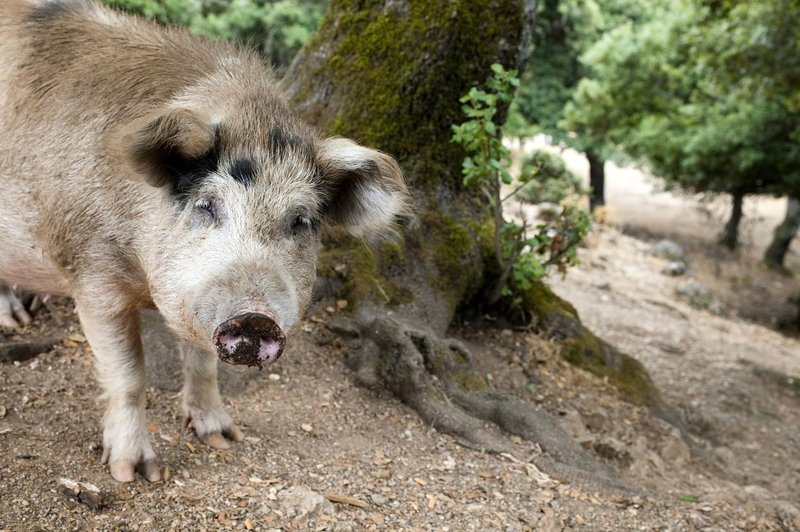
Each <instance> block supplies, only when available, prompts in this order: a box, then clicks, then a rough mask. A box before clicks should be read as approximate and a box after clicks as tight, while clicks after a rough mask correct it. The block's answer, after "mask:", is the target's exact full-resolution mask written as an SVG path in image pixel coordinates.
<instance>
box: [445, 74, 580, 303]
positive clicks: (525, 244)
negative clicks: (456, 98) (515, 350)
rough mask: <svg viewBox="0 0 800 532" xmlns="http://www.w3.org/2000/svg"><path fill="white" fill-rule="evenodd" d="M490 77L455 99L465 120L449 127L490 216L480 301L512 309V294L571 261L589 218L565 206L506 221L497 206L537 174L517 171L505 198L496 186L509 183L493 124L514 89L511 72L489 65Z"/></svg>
mask: <svg viewBox="0 0 800 532" xmlns="http://www.w3.org/2000/svg"><path fill="white" fill-rule="evenodd" d="M492 72H493V74H492V76H491V77H490V78H489V79H488V80H487V81H486V84H485V86H484V87H483V88H479V87H473V88H472V89H470V91H469V92H468V93H467V94H466V95H465V96H463V97H462V98H461V103H462V104H463V105H462V109H463V111H464V114H465V115H466V117H467V120H466V121H465V122H463V123H462V124H460V125H454V126H453V139H452V140H453V142H457V143H459V144H460V145H461V146H463V147H464V149H465V150H466V152H467V156H466V157H465V158H464V163H463V166H462V171H463V175H464V185H465V186H477V187H480V190H481V191H482V193H483V194H484V196H486V198H487V199H488V201H489V204H490V205H491V208H492V214H493V217H494V239H495V242H494V243H495V246H494V248H495V259H496V262H497V267H498V271H499V272H500V274H499V275H498V277H497V279H496V281H495V284H494V286H493V287H492V288H491V289H490V290H489V291H488V293H487V295H486V299H485V303H486V304H487V305H494V304H495V303H497V302H498V301H499V300H500V299H501V298H502V297H506V298H509V300H510V301H511V303H512V305H514V306H518V305H519V303H520V301H521V299H520V298H519V296H515V294H519V293H521V292H524V291H525V290H527V289H528V288H530V287H531V284H532V283H533V282H534V281H536V280H538V279H541V278H543V277H545V276H547V275H548V274H549V272H550V271H552V270H553V269H556V270H557V271H558V272H560V273H562V274H564V273H566V270H567V268H568V267H569V266H572V265H574V264H575V263H576V262H577V256H576V253H577V246H578V244H579V243H580V242H581V241H582V240H583V238H584V236H586V234H587V233H588V231H589V229H590V221H589V215H588V214H587V213H586V212H585V211H582V210H580V209H578V208H576V207H574V206H569V205H565V206H564V208H563V209H562V210H561V212H560V214H559V215H558V216H556V217H555V218H554V219H552V220H551V221H548V222H546V223H540V224H538V225H536V226H535V227H530V226H529V225H528V223H527V221H523V222H522V224H518V223H515V222H513V221H509V220H506V219H505V217H504V215H503V203H504V202H505V201H507V200H508V199H509V198H511V197H513V196H514V195H515V194H517V193H518V192H519V191H520V190H522V189H523V188H524V186H525V185H526V184H528V186H530V185H529V183H533V182H534V181H535V180H536V179H537V174H536V173H535V172H533V171H529V172H528V173H525V172H523V173H522V174H521V175H520V177H519V178H518V181H519V182H520V183H521V185H519V186H517V187H516V188H515V189H513V190H512V191H511V192H510V193H508V194H506V195H505V196H503V195H502V186H503V184H505V185H511V184H512V183H513V182H514V176H513V175H512V174H511V170H510V168H511V154H510V153H509V151H508V150H507V149H506V147H505V146H503V142H502V138H503V136H502V129H501V128H500V127H498V126H497V124H496V122H495V121H496V120H497V111H498V105H499V104H501V103H503V104H509V103H510V102H511V100H512V99H513V97H514V91H515V90H516V88H517V87H518V86H519V78H518V77H517V71H516V70H506V69H505V68H503V66H502V65H498V64H494V65H492Z"/></svg>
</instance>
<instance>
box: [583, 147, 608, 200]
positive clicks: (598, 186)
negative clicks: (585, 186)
mask: <svg viewBox="0 0 800 532" xmlns="http://www.w3.org/2000/svg"><path fill="white" fill-rule="evenodd" d="M586 158H587V159H588V160H589V188H590V189H591V191H590V195H589V212H594V210H595V209H596V208H598V207H602V206H603V205H605V204H606V192H605V188H606V168H605V166H606V162H605V160H604V159H602V158H601V157H600V156H599V155H598V154H597V153H595V152H593V151H591V150H589V151H587V152H586Z"/></svg>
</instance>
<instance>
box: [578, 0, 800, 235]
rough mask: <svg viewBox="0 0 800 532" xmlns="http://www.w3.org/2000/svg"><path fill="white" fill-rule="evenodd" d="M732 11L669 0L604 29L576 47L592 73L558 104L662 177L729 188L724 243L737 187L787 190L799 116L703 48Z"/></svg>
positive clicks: (791, 185) (734, 222)
mask: <svg viewBox="0 0 800 532" xmlns="http://www.w3.org/2000/svg"><path fill="white" fill-rule="evenodd" d="M735 13H736V10H728V11H722V12H712V10H711V9H710V8H708V7H705V6H703V5H701V4H700V3H698V2H691V1H682V0H675V1H673V2H670V3H669V4H668V5H666V6H665V7H664V8H662V9H661V10H657V9H656V10H654V11H653V12H652V13H651V15H652V17H653V18H652V20H651V21H650V22H648V23H646V24H643V25H640V26H636V27H633V26H631V25H625V26H621V27H619V28H617V29H616V30H614V31H611V32H609V33H607V34H605V35H604V36H603V38H602V39H601V40H600V41H598V42H597V43H596V44H595V45H594V46H593V47H592V48H591V49H590V50H588V51H587V53H586V54H585V55H584V56H583V61H584V62H585V63H586V64H588V65H592V66H593V69H592V72H593V75H592V77H591V78H590V79H584V80H582V81H581V82H580V83H579V86H578V88H577V89H576V92H575V95H574V97H573V101H572V102H571V104H570V106H569V108H568V110H567V117H568V120H567V122H568V123H569V124H571V125H572V126H573V127H575V128H577V129H580V130H588V131H591V132H593V134H595V135H604V136H605V137H606V138H607V139H609V140H610V141H612V142H615V143H616V144H617V146H619V147H620V148H621V149H623V150H624V151H625V152H626V153H628V154H629V155H631V156H633V157H635V158H638V159H639V160H640V161H643V162H645V163H646V164H647V165H648V166H649V167H650V168H651V169H652V171H653V172H654V173H655V174H656V175H658V176H660V177H663V178H664V179H665V180H666V183H667V185H668V186H680V187H682V188H684V189H687V190H691V191H696V192H726V193H729V194H731V196H732V198H733V208H732V213H731V218H730V220H729V222H728V223H727V224H726V228H725V230H724V231H723V234H722V235H721V238H720V240H721V242H722V243H723V244H725V245H727V246H728V247H730V248H733V247H735V245H736V240H737V238H736V235H737V228H738V224H739V221H740V220H741V212H742V201H743V198H744V196H745V195H747V194H756V193H771V194H786V193H792V191H794V190H796V187H797V182H798V175H799V174H798V166H797V163H798V162H800V160H798V157H800V151H799V150H798V147H797V130H796V128H797V124H798V118H800V116H799V115H798V113H797V109H796V108H794V107H793V106H792V105H791V101H790V100H787V99H786V98H785V97H784V95H783V93H781V94H778V93H773V92H772V91H761V92H753V89H752V88H751V87H755V86H757V85H758V84H757V83H756V82H755V81H754V79H747V76H745V77H744V78H742V79H741V80H740V81H739V82H738V84H735V85H731V83H732V81H731V80H732V77H733V74H732V73H730V72H726V71H724V69H723V67H725V65H728V66H729V67H731V68H733V66H732V65H734V64H736V63H735V62H731V63H726V62H718V61H716V59H715V60H714V61H711V60H709V59H708V58H709V57H712V56H714V57H716V56H718V55H725V52H723V50H721V49H717V48H714V49H713V50H712V49H709V45H708V42H709V41H710V39H708V35H709V34H713V33H714V32H724V28H725V27H728V26H731V25H733V24H734V23H736V24H738V23H739V21H738V20H734V19H728V18H725V17H726V16H730V17H734V16H736V15H735ZM721 17H722V18H721ZM711 40H713V39H711ZM723 42H725V41H723ZM763 51H765V50H763ZM727 52H729V53H731V54H733V55H737V54H739V53H745V52H743V51H741V50H728V51H727ZM759 75H760V74H758V72H755V71H754V72H753V76H754V77H756V76H759ZM762 81H763V79H762Z"/></svg>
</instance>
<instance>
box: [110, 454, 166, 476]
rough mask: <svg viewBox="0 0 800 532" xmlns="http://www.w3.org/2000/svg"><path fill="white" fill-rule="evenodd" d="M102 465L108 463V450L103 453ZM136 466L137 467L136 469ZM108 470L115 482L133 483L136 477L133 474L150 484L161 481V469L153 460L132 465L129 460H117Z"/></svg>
mask: <svg viewBox="0 0 800 532" xmlns="http://www.w3.org/2000/svg"><path fill="white" fill-rule="evenodd" d="M102 461H103V463H106V462H108V450H104V451H103V459H102ZM137 466H138V467H137ZM108 469H109V470H110V471H111V476H112V477H113V478H114V480H116V481H117V482H133V479H134V478H135V477H136V475H135V472H136V470H137V469H138V470H139V472H140V473H141V474H142V476H144V478H146V479H147V480H149V481H150V482H158V481H159V480H161V468H160V467H159V466H158V462H157V461H156V460H155V459H152V458H151V459H150V460H145V461H144V462H140V463H139V464H134V463H133V462H131V461H130V460H117V461H116V462H112V463H110V464H108Z"/></svg>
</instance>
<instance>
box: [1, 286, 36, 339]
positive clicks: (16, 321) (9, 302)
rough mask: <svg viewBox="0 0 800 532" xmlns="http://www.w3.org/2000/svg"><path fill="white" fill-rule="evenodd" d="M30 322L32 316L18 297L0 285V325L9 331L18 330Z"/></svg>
mask: <svg viewBox="0 0 800 532" xmlns="http://www.w3.org/2000/svg"><path fill="white" fill-rule="evenodd" d="M30 322H31V316H30V314H28V311H27V310H25V307H24V306H23V305H22V303H21V302H20V301H19V299H17V296H15V295H14V293H13V292H12V291H11V290H9V289H8V288H6V287H5V286H2V285H0V325H1V326H3V327H7V328H9V329H18V328H19V327H20V326H24V325H28V324H29V323H30Z"/></svg>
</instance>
